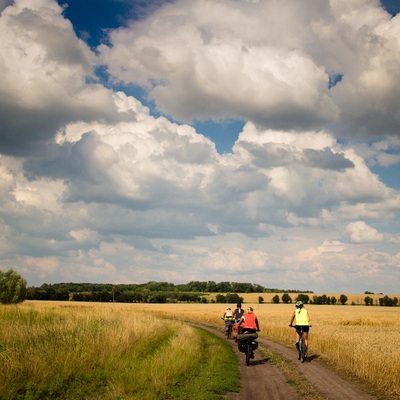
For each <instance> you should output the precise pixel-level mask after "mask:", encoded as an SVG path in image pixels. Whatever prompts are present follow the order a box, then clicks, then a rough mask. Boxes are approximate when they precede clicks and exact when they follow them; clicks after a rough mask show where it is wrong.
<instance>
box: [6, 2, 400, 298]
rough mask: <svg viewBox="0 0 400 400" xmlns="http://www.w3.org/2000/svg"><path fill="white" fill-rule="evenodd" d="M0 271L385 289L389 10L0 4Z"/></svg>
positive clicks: (393, 197)
mask: <svg viewBox="0 0 400 400" xmlns="http://www.w3.org/2000/svg"><path fill="white" fill-rule="evenodd" d="M0 11H1V14H0V36H1V45H0V73H1V78H0V154H1V155H0V232H1V235H0V268H1V269H3V270H6V269H9V268H13V269H15V270H17V271H18V272H19V273H21V274H22V276H23V277H24V278H25V279H26V280H27V281H28V285H34V286H38V285H41V284H42V283H57V282H93V283H94V282H97V283H142V282H147V281H150V280H155V281H168V282H173V283H186V282H189V281H192V280H200V281H209V280H213V281H216V282H220V281H235V282H252V283H258V284H261V285H263V286H265V287H276V288H281V289H298V290H305V289H308V290H313V291H315V292H325V293H337V292H358V293H364V291H366V290H369V291H372V292H382V293H388V294H395V293H399V288H398V283H399V282H400V95H399V94H400V14H399V15H397V12H399V11H400V2H399V1H398V0H393V1H384V2H383V1H382V2H380V1H379V0H330V1H321V0H303V1H301V2H299V1H298V0H285V1H284V2H283V1H278V0H171V1H163V0H153V1H150V0H148V1H144V0H96V1H94V0H93V1H86V2H83V1H81V0H59V1H58V2H57V1H55V0H54V1H53V0H15V1H10V0H0Z"/></svg>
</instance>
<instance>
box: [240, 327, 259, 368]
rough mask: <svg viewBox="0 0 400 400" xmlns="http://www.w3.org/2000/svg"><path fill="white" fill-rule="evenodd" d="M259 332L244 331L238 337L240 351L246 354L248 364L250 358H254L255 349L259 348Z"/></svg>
mask: <svg viewBox="0 0 400 400" xmlns="http://www.w3.org/2000/svg"><path fill="white" fill-rule="evenodd" d="M257 338H258V334H257V333H252V332H243V333H241V334H240V336H239V337H238V348H239V351H240V352H242V353H244V354H245V362H246V365H247V366H249V365H250V360H251V359H252V358H254V350H257V349H258V342H257V341H256V339H257Z"/></svg>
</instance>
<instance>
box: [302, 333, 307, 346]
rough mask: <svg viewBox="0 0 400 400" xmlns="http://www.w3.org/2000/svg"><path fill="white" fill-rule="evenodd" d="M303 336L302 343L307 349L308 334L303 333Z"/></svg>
mask: <svg viewBox="0 0 400 400" xmlns="http://www.w3.org/2000/svg"><path fill="white" fill-rule="evenodd" d="M303 336H304V343H305V345H306V347H307V348H308V332H303Z"/></svg>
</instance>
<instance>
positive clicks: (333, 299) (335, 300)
mask: <svg viewBox="0 0 400 400" xmlns="http://www.w3.org/2000/svg"><path fill="white" fill-rule="evenodd" d="M336 303H337V299H336V297H335V296H332V297H331V304H333V305H335V304H336Z"/></svg>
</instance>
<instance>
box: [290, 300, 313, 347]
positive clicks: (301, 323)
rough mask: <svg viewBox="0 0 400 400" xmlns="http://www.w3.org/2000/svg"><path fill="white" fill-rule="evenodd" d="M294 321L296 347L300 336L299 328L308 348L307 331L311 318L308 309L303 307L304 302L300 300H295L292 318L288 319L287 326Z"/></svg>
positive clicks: (291, 324)
mask: <svg viewBox="0 0 400 400" xmlns="http://www.w3.org/2000/svg"><path fill="white" fill-rule="evenodd" d="M294 321H295V325H294V326H295V327H296V348H298V346H299V338H300V334H299V333H300V328H302V330H303V335H304V343H305V345H306V347H307V349H308V332H309V331H310V326H311V320H310V315H309V314H308V311H307V310H306V309H305V308H304V303H303V302H302V301H300V300H299V301H297V302H296V308H295V310H294V312H293V315H292V318H291V319H290V324H289V326H293V322H294Z"/></svg>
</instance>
